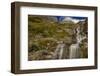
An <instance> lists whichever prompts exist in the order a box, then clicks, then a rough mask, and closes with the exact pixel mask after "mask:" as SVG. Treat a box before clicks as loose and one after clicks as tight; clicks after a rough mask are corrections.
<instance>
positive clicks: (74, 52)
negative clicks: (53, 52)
mask: <svg viewBox="0 0 100 76" xmlns="http://www.w3.org/2000/svg"><path fill="white" fill-rule="evenodd" d="M76 31H77V34H76V39H77V42H76V44H72V45H71V46H70V52H69V58H70V59H72V58H79V57H80V50H79V49H80V47H79V44H80V43H81V42H82V40H84V39H85V38H86V36H84V37H82V36H81V34H80V27H78V28H77V29H76Z"/></svg>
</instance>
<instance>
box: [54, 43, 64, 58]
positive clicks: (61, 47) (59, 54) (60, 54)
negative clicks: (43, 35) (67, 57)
mask: <svg viewBox="0 0 100 76" xmlns="http://www.w3.org/2000/svg"><path fill="white" fill-rule="evenodd" d="M64 47H65V44H64V43H63V42H62V41H61V42H59V43H58V45H57V48H56V50H55V53H54V57H53V58H54V59H62V57H63V52H64Z"/></svg>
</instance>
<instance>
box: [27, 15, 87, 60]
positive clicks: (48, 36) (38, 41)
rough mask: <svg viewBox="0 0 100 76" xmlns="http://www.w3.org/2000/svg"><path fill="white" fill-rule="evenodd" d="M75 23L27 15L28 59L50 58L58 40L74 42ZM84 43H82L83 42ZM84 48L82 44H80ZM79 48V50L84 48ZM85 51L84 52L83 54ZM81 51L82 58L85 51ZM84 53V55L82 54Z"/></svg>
mask: <svg viewBox="0 0 100 76" xmlns="http://www.w3.org/2000/svg"><path fill="white" fill-rule="evenodd" d="M76 27H77V25H76V24H75V23H73V22H68V23H67V22H66V23H59V22H56V21H54V20H49V19H48V18H47V17H45V16H32V15H29V16H28V51H29V53H28V57H29V58H28V59H29V60H47V59H52V56H53V55H54V51H55V49H56V47H57V44H58V41H63V42H64V43H65V44H66V45H71V44H72V43H76V37H75V33H74V30H75V28H76ZM83 45H84V44H83ZM81 47H83V48H84V46H81ZM83 48H81V50H85V49H83ZM85 53H86V54H85ZM85 53H83V52H81V54H82V56H81V57H82V58H83V57H87V52H85ZM84 54H85V56H84Z"/></svg>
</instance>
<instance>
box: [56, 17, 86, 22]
mask: <svg viewBox="0 0 100 76" xmlns="http://www.w3.org/2000/svg"><path fill="white" fill-rule="evenodd" d="M56 18H57V20H58V21H62V20H72V21H73V22H75V23H77V22H79V21H82V20H84V19H86V17H75V16H56Z"/></svg>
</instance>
